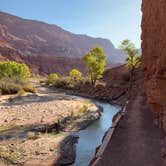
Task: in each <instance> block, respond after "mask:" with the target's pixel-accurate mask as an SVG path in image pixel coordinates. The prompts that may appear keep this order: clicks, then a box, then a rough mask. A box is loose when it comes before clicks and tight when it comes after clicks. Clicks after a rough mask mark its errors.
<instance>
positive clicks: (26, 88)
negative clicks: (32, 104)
mask: <svg viewBox="0 0 166 166" xmlns="http://www.w3.org/2000/svg"><path fill="white" fill-rule="evenodd" d="M23 90H24V91H25V92H30V93H37V90H36V88H35V87H33V86H31V85H29V84H25V85H24V86H23Z"/></svg>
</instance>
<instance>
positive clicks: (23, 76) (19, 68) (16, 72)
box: [0, 61, 31, 84]
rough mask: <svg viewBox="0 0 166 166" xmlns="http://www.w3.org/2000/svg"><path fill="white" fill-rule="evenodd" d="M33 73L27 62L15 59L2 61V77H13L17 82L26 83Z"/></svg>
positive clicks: (0, 67)
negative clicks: (19, 61)
mask: <svg viewBox="0 0 166 166" xmlns="http://www.w3.org/2000/svg"><path fill="white" fill-rule="evenodd" d="M30 75H31V73H30V70H29V67H28V66H27V65H26V64H21V63H17V62H15V61H8V62H0V79H3V78H13V79H15V81H16V82H18V83H20V84H24V83H25V82H26V81H27V80H28V78H29V77H30Z"/></svg>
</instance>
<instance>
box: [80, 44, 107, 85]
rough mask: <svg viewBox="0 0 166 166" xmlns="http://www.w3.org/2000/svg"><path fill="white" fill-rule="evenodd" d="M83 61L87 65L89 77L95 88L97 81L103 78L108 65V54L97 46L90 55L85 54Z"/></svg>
mask: <svg viewBox="0 0 166 166" xmlns="http://www.w3.org/2000/svg"><path fill="white" fill-rule="evenodd" d="M83 61H84V63H85V64H86V68H87V72H88V77H89V78H90V80H91V83H92V85H93V86H94V85H95V83H96V81H97V79H99V78H101V77H102V74H103V72H104V70H105V65H106V54H105V53H104V51H103V48H102V47H100V46H96V47H95V48H92V49H91V50H90V52H89V53H87V54H85V56H84V57H83Z"/></svg>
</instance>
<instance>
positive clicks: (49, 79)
mask: <svg viewBox="0 0 166 166" xmlns="http://www.w3.org/2000/svg"><path fill="white" fill-rule="evenodd" d="M58 79H59V76H58V75H57V74H56V73H52V74H50V75H48V76H47V78H46V81H45V83H46V85H50V84H53V83H54V82H55V81H56V80H58Z"/></svg>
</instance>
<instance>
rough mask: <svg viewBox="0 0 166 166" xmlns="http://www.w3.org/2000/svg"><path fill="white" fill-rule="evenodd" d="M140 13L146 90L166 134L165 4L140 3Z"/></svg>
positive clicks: (162, 0)
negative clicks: (141, 17) (141, 15)
mask: <svg viewBox="0 0 166 166" xmlns="http://www.w3.org/2000/svg"><path fill="white" fill-rule="evenodd" d="M142 11H143V19H142V41H143V42H142V51H143V71H144V82H145V90H146V93H147V96H148V100H149V102H150V104H151V105H152V108H153V110H154V111H155V112H156V114H157V116H158V118H159V119H160V122H163V126H164V130H165V133H166V0H143V4H142ZM163 115H164V116H163ZM164 151H165V150H164ZM163 156H164V157H166V153H163ZM163 165H166V163H164V164H163Z"/></svg>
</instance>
